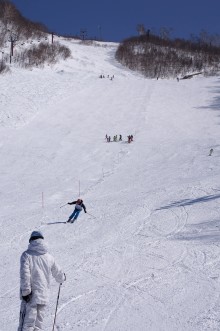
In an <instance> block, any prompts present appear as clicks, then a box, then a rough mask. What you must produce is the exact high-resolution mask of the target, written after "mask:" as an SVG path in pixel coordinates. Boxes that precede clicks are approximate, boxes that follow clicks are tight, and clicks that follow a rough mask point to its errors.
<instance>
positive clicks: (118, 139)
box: [105, 134, 134, 143]
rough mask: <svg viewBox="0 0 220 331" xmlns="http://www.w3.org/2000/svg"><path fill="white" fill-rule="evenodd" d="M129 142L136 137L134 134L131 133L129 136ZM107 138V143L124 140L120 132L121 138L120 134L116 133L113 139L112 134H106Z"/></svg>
mask: <svg viewBox="0 0 220 331" xmlns="http://www.w3.org/2000/svg"><path fill="white" fill-rule="evenodd" d="M127 138H128V143H131V142H132V141H133V139H134V137H133V135H132V134H131V135H129V136H128V137H127ZM105 139H106V141H107V143H110V142H111V141H122V135H121V134H119V138H118V135H117V134H116V135H115V136H113V140H111V136H108V135H107V134H106V135H105Z"/></svg>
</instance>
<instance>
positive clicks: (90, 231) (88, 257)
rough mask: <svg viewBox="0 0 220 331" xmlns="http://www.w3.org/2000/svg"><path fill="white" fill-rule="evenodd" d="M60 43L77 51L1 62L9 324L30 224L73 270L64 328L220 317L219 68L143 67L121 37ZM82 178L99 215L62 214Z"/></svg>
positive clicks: (187, 324) (182, 325) (164, 324)
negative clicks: (209, 73) (120, 58)
mask: <svg viewBox="0 0 220 331" xmlns="http://www.w3.org/2000/svg"><path fill="white" fill-rule="evenodd" d="M63 43H65V44H66V45H68V46H69V47H70V48H71V51H72V59H69V60H68V61H66V62H60V63H59V64H56V65H54V66H53V67H52V68H51V67H46V68H45V69H43V70H39V69H34V70H32V71H25V70H21V69H16V68H13V67H12V71H11V74H7V75H2V76H0V156H1V161H0V176H1V177H0V183H1V186H0V199H1V209H0V228H1V241H0V279H1V281H0V297H1V306H0V321H1V323H0V331H12V330H16V328H17V325H18V317H19V306H20V301H19V259H20V255H21V253H22V252H23V251H24V250H25V249H26V248H27V245H28V239H29V235H30V233H31V231H33V230H41V231H42V232H43V234H44V236H45V240H46V241H47V242H48V245H49V247H50V251H51V253H52V254H53V255H54V256H55V258H56V260H57V262H58V263H59V264H60V265H61V266H62V268H63V270H64V271H65V272H66V275H67V281H66V282H65V284H63V285H62V288H61V294H60V301H59V307H58V315H57V330H59V331H61V330H65V331H69V330H80V331H81V330H83V331H84V330H86V331H90V330H92V331H93V330H94V331H145V330H147V331H177V330H178V331H204V330H212V331H214V330H216V331H217V330H219V329H220V318H219V311H220V298H219V293H220V278H219V267H220V249H219V246H220V205H219V203H220V184H219V180H220V172H219V161H220V145H219V144H220V126H219V124H220V120H219V115H220V96H219V95H220V80H219V77H214V78H203V77H195V78H193V79H191V80H182V81H180V82H177V81H176V80H148V79H145V78H143V77H141V76H140V75H138V74H135V73H132V72H130V71H129V70H127V69H126V68H123V67H122V66H121V65H120V64H119V63H117V62H116V61H115V59H114V53H115V50H116V47H117V45H115V44H105V43H104V44H99V46H94V45H93V46H86V45H82V44H80V43H79V42H78V41H63ZM101 74H104V75H105V77H106V78H104V79H100V78H99V75H101ZM107 75H109V76H110V77H111V76H113V75H114V79H113V80H110V79H109V78H107ZM106 134H108V135H111V137H112V136H113V135H116V134H117V135H119V134H122V136H123V141H122V142H111V143H106V142H105V135H106ZM129 134H133V135H134V142H133V143H131V144H128V143H127V142H126V139H127V135H129ZM211 148H213V150H214V152H213V155H212V156H208V154H209V150H210V149H211ZM79 191H80V195H81V197H82V198H83V200H84V203H85V205H86V207H87V211H88V212H89V213H90V214H92V215H94V216H95V218H93V217H92V216H90V215H88V214H84V213H83V212H82V213H81V215H80V216H79V219H78V220H77V222H75V223H74V224H73V225H71V224H62V223H59V222H62V221H65V220H67V218H68V216H69V215H70V213H71V212H72V210H73V208H72V206H65V207H63V208H60V206H62V205H64V204H65V203H67V202H68V201H72V200H74V199H76V198H77V197H78V195H79ZM48 223H49V225H48ZM53 223H54V224H53ZM57 292H58V284H57V283H55V282H54V281H53V282H52V288H51V301H50V305H49V306H48V314H47V316H46V319H45V331H49V330H51V329H52V323H53V314H54V311H55V305H56V297H57Z"/></svg>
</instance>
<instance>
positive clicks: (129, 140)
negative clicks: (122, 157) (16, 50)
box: [128, 135, 131, 144]
mask: <svg viewBox="0 0 220 331" xmlns="http://www.w3.org/2000/svg"><path fill="white" fill-rule="evenodd" d="M130 142H131V136H130V135H129V136H128V143H129V144H130Z"/></svg>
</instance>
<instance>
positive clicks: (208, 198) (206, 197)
mask: <svg viewBox="0 0 220 331" xmlns="http://www.w3.org/2000/svg"><path fill="white" fill-rule="evenodd" d="M219 198H220V193H219V194H211V195H204V196H202V197H200V198H196V199H183V200H179V201H174V202H172V203H170V204H168V205H166V206H162V207H160V208H157V209H156V210H163V209H170V208H174V207H185V206H191V205H194V204H196V203H203V202H209V201H211V200H217V199H219Z"/></svg>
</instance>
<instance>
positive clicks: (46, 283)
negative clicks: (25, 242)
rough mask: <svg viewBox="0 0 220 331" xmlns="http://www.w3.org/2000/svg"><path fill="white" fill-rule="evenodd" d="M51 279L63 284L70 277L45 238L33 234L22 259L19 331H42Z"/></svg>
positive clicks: (34, 232) (38, 234) (39, 234)
mask: <svg viewBox="0 0 220 331" xmlns="http://www.w3.org/2000/svg"><path fill="white" fill-rule="evenodd" d="M51 276H53V277H54V278H55V280H56V281H57V282H58V283H63V282H64V281H65V280H66V276H65V274H64V273H63V271H62V270H61V269H60V267H59V266H58V265H57V264H56V262H55V260H54V257H53V256H52V255H50V254H49V253H48V251H47V245H46V244H45V243H44V237H43V234H42V233H41V232H40V231H33V232H32V234H31V236H30V239H29V246H28V249H27V250H26V251H25V252H24V253H23V254H22V255H21V261H20V294H21V300H22V301H21V310H20V319H19V327H18V331H41V330H43V319H44V314H45V309H46V305H47V303H48V301H49V290H50V280H51Z"/></svg>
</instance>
